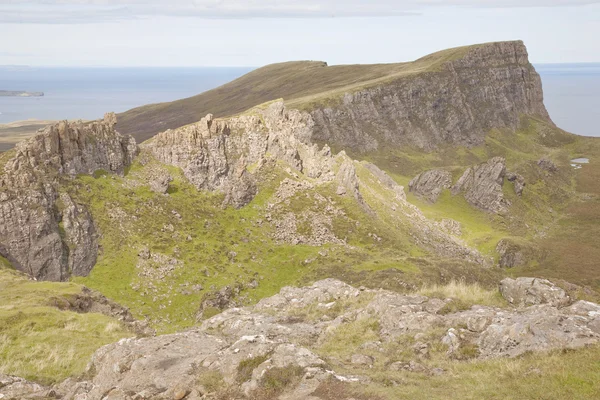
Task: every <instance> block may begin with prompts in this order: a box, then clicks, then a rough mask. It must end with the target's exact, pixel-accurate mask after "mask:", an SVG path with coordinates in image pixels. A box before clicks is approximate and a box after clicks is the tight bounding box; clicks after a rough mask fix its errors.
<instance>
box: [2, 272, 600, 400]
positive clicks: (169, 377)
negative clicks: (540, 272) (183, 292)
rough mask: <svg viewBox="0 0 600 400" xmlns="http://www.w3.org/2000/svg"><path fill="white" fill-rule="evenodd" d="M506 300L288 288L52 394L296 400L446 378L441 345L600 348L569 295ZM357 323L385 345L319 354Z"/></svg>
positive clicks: (507, 351)
mask: <svg viewBox="0 0 600 400" xmlns="http://www.w3.org/2000/svg"><path fill="white" fill-rule="evenodd" d="M501 290H502V294H503V295H504V296H505V297H506V298H507V300H508V301H510V302H512V303H515V304H518V305H519V308H508V307H507V308H495V307H488V306H479V305H475V306H473V307H471V308H470V309H467V310H464V311H459V312H454V313H446V312H445V311H444V310H446V309H447V306H448V305H449V303H451V302H452V300H451V299H437V298H428V297H425V296H421V295H401V294H398V293H394V292H390V291H385V290H365V289H363V290H359V289H356V288H354V287H352V286H349V285H347V284H345V283H343V282H340V281H337V280H333V279H326V280H323V281H319V282H316V283H315V284H314V285H312V286H310V287H304V288H292V287H286V288H283V289H282V290H281V292H280V293H279V294H277V295H275V296H272V297H269V298H266V299H263V300H261V301H260V302H259V303H258V304H257V305H255V306H252V307H245V308H233V309H229V310H226V311H225V312H223V313H221V314H219V315H216V316H214V317H212V318H210V319H208V320H206V321H204V323H203V324H202V326H201V327H199V328H194V329H192V330H189V331H187V332H182V333H176V334H172V335H164V336H158V337H152V338H143V339H124V340H121V341H120V342H118V343H114V344H111V345H108V346H105V347H103V348H101V349H100V350H98V351H97V352H96V353H95V355H94V356H93V358H92V360H91V362H90V364H89V366H88V372H87V376H89V380H86V381H82V382H76V381H74V380H67V381H65V382H63V383H62V384H60V385H57V386H56V387H54V388H53V389H52V390H53V391H54V392H55V393H56V394H57V395H61V396H63V397H62V398H64V399H77V400H84V399H90V400H91V399H100V398H102V399H115V400H117V399H123V400H125V399H127V400H131V399H174V398H178V399H182V398H186V399H203V398H210V397H206V396H207V395H208V394H209V393H211V392H218V391H222V390H228V392H227V393H234V394H232V395H231V397H230V398H244V397H245V396H247V395H250V394H252V393H255V394H256V393H259V392H260V390H262V389H261V388H263V386H262V385H263V383H264V382H263V378H264V377H265V376H273V375H272V374H274V373H276V372H277V371H287V372H286V374H293V376H296V377H297V379H295V380H292V381H289V382H288V383H287V386H286V387H285V388H283V389H282V391H281V392H280V393H279V394H278V396H279V397H278V398H287V399H292V398H297V399H300V398H308V396H309V395H311V393H313V392H314V391H315V390H316V389H317V388H318V387H319V385H320V384H321V383H322V382H324V381H326V380H328V379H334V380H339V381H352V380H354V381H360V380H361V379H366V378H365V377H361V376H360V371H361V369H365V368H366V369H370V368H372V367H373V365H374V364H375V363H376V362H379V363H384V364H389V365H390V370H407V371H410V372H413V373H429V374H440V373H443V371H441V370H439V368H438V369H435V368H432V367H430V366H428V361H427V359H428V357H429V354H430V351H440V350H434V349H440V346H442V347H441V351H443V352H444V353H443V354H445V356H446V357H449V358H450V359H457V360H461V359H463V358H464V357H465V355H468V356H469V357H471V358H473V357H476V358H482V359H484V358H493V357H515V356H519V355H522V354H524V353H527V352H538V351H547V350H553V349H567V348H578V347H582V346H586V345H591V344H595V343H598V342H600V306H599V305H597V304H594V303H589V302H584V301H578V302H576V303H574V304H570V303H569V301H570V300H569V298H568V297H567V296H566V294H565V293H564V291H562V289H559V288H557V287H556V286H554V285H553V284H552V283H550V282H548V281H545V280H541V279H535V278H519V279H517V280H511V279H507V280H504V281H503V282H502V284H501ZM530 304H533V305H531V306H529V305H530ZM336 310H337V311H336ZM356 324H359V325H356ZM360 324H363V325H364V324H368V325H369V326H373V327H377V330H376V331H374V334H375V335H376V336H377V339H376V340H374V338H373V337H372V336H367V337H365V338H364V340H363V342H360V340H359V341H358V342H357V343H354V344H348V349H347V356H346V357H345V358H343V357H342V358H341V359H340V358H337V357H336V358H335V359H332V358H330V357H329V356H328V353H327V352H324V350H323V349H324V348H323V347H322V345H323V344H324V343H327V341H331V340H336V339H335V335H336V332H338V331H339V330H340V329H342V328H344V327H349V326H360ZM440 329H441V330H442V332H440ZM402 338H414V339H411V340H414V345H412V348H413V350H414V356H413V358H412V359H411V358H408V359H405V360H403V361H398V357H402V356H400V355H397V354H395V353H394V352H395V351H397V350H393V349H394V343H397V341H398V340H406V339H402ZM369 349H372V350H369ZM402 354H404V353H402ZM332 362H333V365H339V364H340V363H342V364H344V365H346V366H347V367H349V368H353V370H354V371H356V373H357V374H358V375H357V376H354V377H348V376H343V375H340V374H337V373H336V372H335V371H334V370H332V369H331V368H330V367H328V366H327V365H328V364H329V365H332V364H331V363H332ZM392 364H393V365H392ZM334 369H335V367H334ZM382 373H385V372H382ZM270 374H271V375H270ZM210 382H213V383H210ZM214 382H221V383H219V384H218V385H217V384H215V383H214ZM290 382H291V383H290ZM34 389H35V390H33V389H32V393H33V392H35V393H39V390H38V389H39V388H37V387H35V388H34ZM6 390H7V389H6ZM6 390H5V389H0V393H2V394H4V393H6ZM11 390H12V389H11ZM46 390H50V389H46ZM203 396H204V397H203ZM302 396H305V397H302ZM23 398H26V396H24V397H23ZM273 398H275V397H273ZM312 398H314V399H318V397H312Z"/></svg>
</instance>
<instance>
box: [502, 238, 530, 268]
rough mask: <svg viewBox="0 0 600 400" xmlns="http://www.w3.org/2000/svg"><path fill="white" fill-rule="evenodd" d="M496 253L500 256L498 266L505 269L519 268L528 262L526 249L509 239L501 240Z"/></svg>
mask: <svg viewBox="0 0 600 400" xmlns="http://www.w3.org/2000/svg"><path fill="white" fill-rule="evenodd" d="M496 252H497V253H498V254H499V255H500V259H499V260H498V264H499V265H500V266H501V267H503V268H514V267H519V266H521V265H524V264H525V262H526V261H527V257H526V251H525V249H524V248H523V247H522V246H520V245H519V244H517V243H515V242H514V241H512V240H509V239H502V240H500V241H499V242H498V244H497V245H496Z"/></svg>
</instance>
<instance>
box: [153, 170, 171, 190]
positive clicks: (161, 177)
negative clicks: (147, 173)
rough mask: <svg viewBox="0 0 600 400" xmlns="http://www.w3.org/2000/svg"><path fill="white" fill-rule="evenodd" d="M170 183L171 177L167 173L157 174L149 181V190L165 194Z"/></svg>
mask: <svg viewBox="0 0 600 400" xmlns="http://www.w3.org/2000/svg"><path fill="white" fill-rule="evenodd" d="M172 181H173V177H172V176H171V175H170V174H168V173H167V172H162V173H159V174H157V175H156V176H154V177H153V178H152V179H151V180H150V190H152V191H153V192H154V193H160V194H165V193H167V191H168V190H169V184H170V183H171V182H172Z"/></svg>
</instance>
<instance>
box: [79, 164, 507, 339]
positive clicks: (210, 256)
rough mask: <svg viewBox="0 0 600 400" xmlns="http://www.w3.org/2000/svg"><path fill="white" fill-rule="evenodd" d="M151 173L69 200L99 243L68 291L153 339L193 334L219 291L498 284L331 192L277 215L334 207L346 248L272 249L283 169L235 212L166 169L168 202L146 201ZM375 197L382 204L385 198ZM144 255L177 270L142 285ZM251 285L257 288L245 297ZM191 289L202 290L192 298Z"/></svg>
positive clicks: (105, 183)
mask: <svg viewBox="0 0 600 400" xmlns="http://www.w3.org/2000/svg"><path fill="white" fill-rule="evenodd" d="M142 158H143V157H142ZM153 168H163V167H161V166H159V164H158V163H156V162H155V161H150V162H148V163H145V164H144V165H143V166H142V165H141V164H140V162H139V159H138V161H137V162H136V163H135V164H134V165H133V166H132V168H131V169H130V170H129V171H128V174H127V175H126V176H125V177H116V176H104V175H102V174H99V175H97V176H96V177H92V176H81V177H79V178H78V179H77V180H76V181H74V182H72V185H73V186H72V187H71V188H70V189H69V190H71V191H72V192H76V193H77V196H78V197H79V200H80V201H82V202H84V203H86V204H90V205H91V212H92V214H93V216H94V221H95V222H96V224H97V226H98V228H99V230H100V232H101V233H102V237H101V247H102V251H101V254H100V257H99V260H98V263H97V265H96V266H95V267H94V269H93V270H92V272H91V274H90V275H89V276H88V277H86V278H76V281H77V282H80V283H84V284H85V285H86V286H89V287H91V288H94V289H97V290H99V291H100V292H102V293H103V294H104V295H106V296H108V297H110V298H112V299H114V300H115V301H117V302H119V303H121V304H123V305H125V306H127V307H129V308H130V309H131V311H132V312H133V313H134V314H135V315H137V316H138V317H141V318H148V319H149V320H150V321H151V322H152V324H153V325H154V327H155V328H157V330H158V331H159V332H172V331H175V330H178V329H181V328H185V327H189V326H192V325H194V324H195V323H196V313H197V312H198V309H199V307H200V304H201V302H202V299H203V297H204V296H205V295H206V294H207V293H210V292H212V291H213V290H216V289H219V288H221V287H223V286H225V285H237V284H240V285H243V286H246V288H245V289H243V290H242V293H241V296H240V299H239V300H240V301H242V302H244V303H252V302H254V301H257V300H258V299H260V298H263V297H266V296H270V295H273V294H275V293H277V292H278V291H279V290H280V288H281V287H283V286H285V285H296V284H305V283H309V282H311V281H314V280H317V279H322V278H325V277H338V278H341V279H344V280H345V281H348V282H350V283H354V284H365V285H368V286H374V287H388V288H392V289H397V290H405V289H406V288H407V287H413V286H414V285H420V284H421V283H422V282H423V281H425V280H426V281H431V280H432V281H439V279H440V274H439V271H440V270H444V271H446V272H445V273H444V274H442V276H444V277H445V279H450V278H452V277H457V278H459V277H464V276H465V275H466V276H467V277H470V279H478V280H481V281H484V282H486V283H488V284H490V285H494V284H495V282H497V278H498V274H497V272H494V271H490V270H482V269H481V268H479V267H476V266H472V265H465V264H464V263H457V262H451V261H449V260H445V259H438V258H436V257H433V256H432V255H431V254H429V253H428V252H427V251H426V250H424V249H421V248H419V247H417V246H416V245H415V244H414V243H413V240H412V238H411V236H410V233H409V229H408V228H407V226H406V224H405V223H404V222H403V221H402V218H401V217H397V218H394V219H390V218H388V215H387V212H386V211H385V210H383V209H378V207H380V206H381V205H380V203H378V201H377V200H375V199H371V198H369V197H367V198H366V200H367V202H369V204H370V205H371V207H372V208H373V209H375V210H377V211H378V215H379V217H377V216H375V215H372V214H367V213H365V212H364V210H363V209H362V208H361V207H360V206H359V205H358V204H357V203H356V201H355V200H354V199H351V198H344V197H340V196H338V195H336V194H335V189H336V187H334V185H333V184H331V185H326V186H321V187H319V188H317V189H315V190H313V191H311V192H310V193H309V194H308V195H307V194H306V193H300V194H298V195H296V196H294V197H292V198H290V199H289V200H287V202H286V205H285V208H284V210H285V212H293V213H295V214H296V215H297V216H299V217H298V218H301V217H300V216H301V215H302V214H303V213H305V212H307V211H311V210H312V211H314V212H316V213H321V212H322V210H321V207H322V203H320V202H319V201H317V200H316V199H317V197H319V196H323V197H324V198H332V199H334V202H335V204H336V206H338V207H340V208H341V209H342V210H344V215H338V216H336V217H333V219H332V230H333V232H334V233H335V235H336V236H337V237H338V238H346V240H347V243H348V244H349V245H350V246H344V245H333V244H331V245H325V246H322V247H317V246H308V245H291V244H284V243H277V242H275V241H274V240H273V239H272V237H271V234H272V232H273V228H272V226H271V224H269V223H268V222H267V220H268V217H267V214H270V215H271V216H272V217H273V218H275V217H277V215H278V214H277V213H278V211H276V210H274V209H269V208H268V204H269V203H270V202H273V199H272V198H271V196H272V195H273V193H274V191H275V190H276V188H277V187H278V185H279V182H280V181H281V180H282V179H283V178H284V177H289V175H288V174H287V173H286V172H284V171H285V167H283V168H282V166H269V167H266V169H263V170H261V173H260V176H261V177H263V180H262V182H261V183H260V190H259V195H258V196H257V197H256V198H255V199H254V200H253V201H252V202H251V203H250V204H249V205H247V206H245V207H243V208H242V209H239V210H235V209H232V208H226V209H223V208H222V206H221V202H222V195H219V194H214V193H206V192H199V191H197V190H196V189H195V188H194V187H193V186H191V185H190V184H189V183H188V182H187V180H186V179H185V178H184V177H183V175H182V173H181V171H180V170H179V169H177V168H169V169H170V172H171V174H172V176H173V177H174V181H173V182H172V184H171V188H170V193H169V195H160V194H156V193H152V192H151V191H150V190H149V189H148V187H147V186H146V184H145V182H147V176H148V174H149V173H150V171H151V170H152V169H153ZM359 170H362V168H359ZM301 179H308V178H306V177H301ZM375 186H376V185H375ZM379 190H381V187H380V186H379ZM380 196H382V199H384V200H385V199H387V200H385V201H389V199H391V197H392V194H391V193H382V194H380ZM386 196H387V197H386ZM323 197H321V198H323ZM174 212H176V213H177V214H178V215H179V216H180V217H178V216H177V215H176V214H175V213H174ZM374 217H375V218H374ZM299 220H300V219H299ZM384 221H387V222H384ZM300 225H301V226H300V228H299V230H306V231H307V233H309V234H310V232H311V231H312V227H311V226H310V224H304V223H302V224H300ZM170 226H172V228H171V227H170ZM370 234H376V235H377V237H379V238H381V241H378V240H376V239H375V238H374V237H373V236H370ZM144 247H148V248H149V250H150V252H151V253H154V254H157V255H159V256H160V257H163V261H162V263H163V264H165V263H167V261H165V260H167V259H168V258H171V257H174V258H177V259H178V260H181V262H182V263H183V264H182V266H181V267H177V268H175V269H174V270H173V271H172V272H169V273H168V274H166V275H165V276H164V277H162V279H152V278H148V277H141V276H140V273H141V272H142V270H141V269H140V267H138V266H137V265H138V264H139V259H138V253H139V252H140V250H141V249H142V248H144ZM232 252H233V253H235V256H234V257H232V256H231V255H232V254H233V253H232ZM458 264H461V265H458ZM140 266H141V264H140ZM473 277H476V278H473ZM253 280H256V281H257V282H258V286H257V287H256V288H249V287H248V284H249V283H251V282H252V281H253ZM197 285H201V286H202V287H203V290H200V291H198V290H195V291H191V288H193V287H194V286H196V287H198V286H197Z"/></svg>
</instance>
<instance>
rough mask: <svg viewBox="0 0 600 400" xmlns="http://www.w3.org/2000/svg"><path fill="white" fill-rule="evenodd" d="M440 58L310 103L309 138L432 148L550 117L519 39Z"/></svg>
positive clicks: (476, 140) (470, 142)
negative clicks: (416, 70)
mask: <svg viewBox="0 0 600 400" xmlns="http://www.w3.org/2000/svg"><path fill="white" fill-rule="evenodd" d="M454 51H457V50H454ZM448 52H450V50H449V51H448ZM442 56H443V55H442V54H433V55H431V56H428V57H425V58H423V59H421V60H418V61H416V63H420V64H423V65H430V64H431V65H436V66H435V67H433V66H432V67H430V68H431V72H430V73H426V74H406V75H403V74H399V75H398V77H397V78H391V79H388V80H386V81H385V82H383V83H382V84H380V85H375V86H372V87H366V88H364V89H359V90H355V91H352V92H350V91H349V92H346V93H345V94H344V95H343V97H342V98H341V99H340V100H339V101H338V102H334V104H333V105H330V104H331V102H328V103H326V104H327V105H324V106H316V108H315V109H314V110H313V111H311V114H312V116H313V118H314V120H315V134H314V139H316V140H317V141H319V142H323V143H329V144H330V145H332V146H334V147H335V148H344V149H352V150H353V151H355V152H369V151H373V150H377V149H380V148H383V146H393V147H401V146H415V147H418V148H421V149H424V150H433V149H435V148H436V147H438V146H439V145H440V144H453V145H462V146H474V145H478V144H481V143H483V140H484V138H485V135H486V134H487V133H488V132H489V131H490V130H491V129H492V128H508V129H511V130H516V129H517V128H518V126H519V123H520V117H521V115H532V116H537V117H540V118H542V119H544V120H546V121H548V122H551V121H550V118H549V116H548V113H547V111H546V108H545V107H544V104H543V93H542V84H541V80H540V77H539V75H538V74H537V72H536V71H535V69H534V68H533V66H532V65H531V64H530V63H529V60H528V54H527V49H526V48H525V45H524V44H523V43H522V42H520V41H515V42H502V43H489V44H484V45H478V46H471V47H468V48H465V49H463V53H461V54H455V55H454V57H453V58H452V59H451V60H450V61H447V62H441V63H440V64H439V65H437V64H436V63H438V62H439V60H438V59H437V58H436V57H442Z"/></svg>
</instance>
